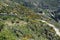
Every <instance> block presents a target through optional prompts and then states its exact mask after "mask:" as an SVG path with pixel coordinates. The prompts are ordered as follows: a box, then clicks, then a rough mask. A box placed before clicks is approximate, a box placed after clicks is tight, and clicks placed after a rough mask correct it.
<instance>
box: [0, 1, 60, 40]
mask: <svg viewBox="0 0 60 40" xmlns="http://www.w3.org/2000/svg"><path fill="white" fill-rule="evenodd" d="M50 15H51V13H49V12H48V11H47V10H43V12H42V13H36V12H35V11H34V10H32V9H30V8H28V7H26V6H24V5H23V4H20V3H17V2H15V1H14V0H13V1H12V0H11V1H10V0H0V40H60V35H59V34H58V33H59V29H60V25H59V23H58V22H56V21H55V20H54V19H53V18H51V17H50ZM54 28H55V29H54ZM58 28H59V29H58ZM56 29H58V31H57V30H56ZM57 32H58V33H57Z"/></svg>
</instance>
